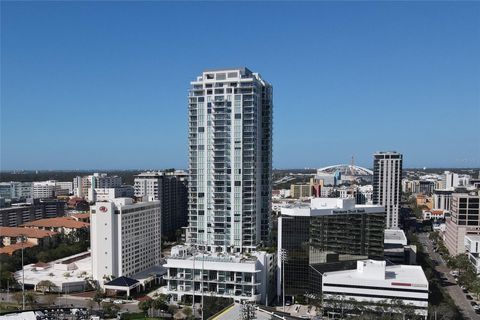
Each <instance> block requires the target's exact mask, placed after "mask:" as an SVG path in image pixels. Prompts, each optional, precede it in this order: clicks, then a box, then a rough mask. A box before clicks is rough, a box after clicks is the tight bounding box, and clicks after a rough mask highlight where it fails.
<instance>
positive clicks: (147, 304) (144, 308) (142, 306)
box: [138, 300, 152, 316]
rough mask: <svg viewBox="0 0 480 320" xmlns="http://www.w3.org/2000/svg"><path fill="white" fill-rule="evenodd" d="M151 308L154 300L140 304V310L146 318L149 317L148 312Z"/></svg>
mask: <svg viewBox="0 0 480 320" xmlns="http://www.w3.org/2000/svg"><path fill="white" fill-rule="evenodd" d="M151 307H152V300H144V301H140V302H139V303H138V308H139V309H140V310H142V311H143V313H144V314H145V316H146V315H147V312H148V310H149V309H150V308H151Z"/></svg>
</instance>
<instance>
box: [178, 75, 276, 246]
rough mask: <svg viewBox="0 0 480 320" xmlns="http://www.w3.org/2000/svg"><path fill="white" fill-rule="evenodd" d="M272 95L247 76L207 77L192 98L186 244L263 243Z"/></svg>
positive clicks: (267, 213) (268, 191)
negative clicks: (187, 242)
mask: <svg viewBox="0 0 480 320" xmlns="http://www.w3.org/2000/svg"><path fill="white" fill-rule="evenodd" d="M271 170H272V87H271V85H270V84H269V83H267V82H266V81H265V80H264V79H262V77H261V76H260V75H259V74H258V73H253V72H251V71H250V70H248V69H247V68H232V69H221V70H208V71H204V72H203V73H202V74H201V75H200V76H198V77H197V79H196V80H195V81H192V82H191V88H190V92H189V175H190V176H189V228H188V233H187V238H188V241H189V242H190V243H193V244H202V246H206V247H207V249H208V250H211V251H235V252H243V251H249V250H254V249H255V248H256V246H257V245H258V244H259V243H260V242H261V241H262V240H264V241H266V240H268V237H269V229H270V224H271V221H270V212H271V203H270V201H271V193H272V192H271Z"/></svg>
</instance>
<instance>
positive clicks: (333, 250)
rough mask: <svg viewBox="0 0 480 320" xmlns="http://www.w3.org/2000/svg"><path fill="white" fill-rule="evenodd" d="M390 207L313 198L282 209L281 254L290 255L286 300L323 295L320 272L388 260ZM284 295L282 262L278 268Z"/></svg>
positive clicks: (279, 249) (286, 273) (278, 285)
mask: <svg viewBox="0 0 480 320" xmlns="http://www.w3.org/2000/svg"><path fill="white" fill-rule="evenodd" d="M384 228H385V208H384V207H383V206H379V205H355V199H337V198H313V199H312V200H311V204H310V205H303V204H302V205H301V204H297V205H293V206H290V207H284V208H282V209H281V215H280V217H279V218H278V243H277V245H278V252H277V255H278V256H279V257H280V256H281V255H282V252H283V250H285V252H286V261H285V295H286V296H288V297H294V296H297V295H304V294H319V293H320V290H321V277H320V276H319V275H320V274H321V273H323V272H326V271H334V270H343V269H348V268H354V267H355V264H356V261H357V260H362V259H369V258H371V259H383V237H384V231H383V230H384ZM277 270H278V275H277V279H278V282H277V294H278V296H281V294H282V291H281V290H282V283H281V279H282V261H281V259H278V265H277Z"/></svg>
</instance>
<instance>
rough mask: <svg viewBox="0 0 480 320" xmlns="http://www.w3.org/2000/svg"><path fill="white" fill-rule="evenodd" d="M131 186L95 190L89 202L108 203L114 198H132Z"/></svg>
mask: <svg viewBox="0 0 480 320" xmlns="http://www.w3.org/2000/svg"><path fill="white" fill-rule="evenodd" d="M133 195H134V192H133V187H132V186H121V187H116V188H95V190H94V192H93V198H92V199H91V201H109V200H113V199H115V198H133Z"/></svg>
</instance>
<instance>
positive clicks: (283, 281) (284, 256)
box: [280, 249, 287, 312]
mask: <svg viewBox="0 0 480 320" xmlns="http://www.w3.org/2000/svg"><path fill="white" fill-rule="evenodd" d="M280 259H282V303H283V312H285V260H287V250H285V249H282V251H281V253H280Z"/></svg>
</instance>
